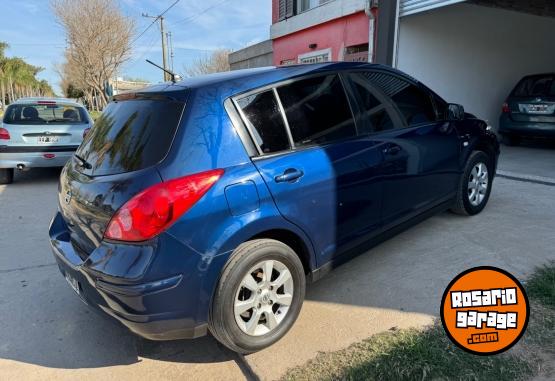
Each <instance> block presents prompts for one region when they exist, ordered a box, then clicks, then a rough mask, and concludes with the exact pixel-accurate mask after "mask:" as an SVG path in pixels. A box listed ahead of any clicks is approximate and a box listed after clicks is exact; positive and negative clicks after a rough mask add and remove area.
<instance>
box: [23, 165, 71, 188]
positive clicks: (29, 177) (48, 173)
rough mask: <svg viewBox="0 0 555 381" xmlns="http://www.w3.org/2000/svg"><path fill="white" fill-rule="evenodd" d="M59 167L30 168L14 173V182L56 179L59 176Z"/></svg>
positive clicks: (27, 182)
mask: <svg viewBox="0 0 555 381" xmlns="http://www.w3.org/2000/svg"><path fill="white" fill-rule="evenodd" d="M61 171H62V168H61V167H55V168H32V169H29V170H24V171H18V170H15V173H14V184H37V183H38V184H41V183H47V182H51V181H53V180H55V181H57V180H58V178H59V177H60V172H61Z"/></svg>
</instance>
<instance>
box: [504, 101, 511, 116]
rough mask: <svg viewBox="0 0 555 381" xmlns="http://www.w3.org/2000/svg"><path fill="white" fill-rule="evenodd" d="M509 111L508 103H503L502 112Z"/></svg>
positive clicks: (507, 112)
mask: <svg viewBox="0 0 555 381" xmlns="http://www.w3.org/2000/svg"><path fill="white" fill-rule="evenodd" d="M510 112H511V108H510V107H509V104H508V103H503V113H504V114H509V113H510Z"/></svg>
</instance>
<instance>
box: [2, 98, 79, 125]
mask: <svg viewBox="0 0 555 381" xmlns="http://www.w3.org/2000/svg"><path fill="white" fill-rule="evenodd" d="M88 122H89V120H88V118H87V112H86V111H85V109H84V108H83V107H79V106H74V105H69V104H63V103H55V102H45V103H44V104H31V103H28V104H13V105H10V106H9V107H8V109H7V110H6V115H4V123H6V124H23V125H36V124H86V123H88Z"/></svg>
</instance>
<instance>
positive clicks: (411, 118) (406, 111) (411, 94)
mask: <svg viewBox="0 0 555 381" xmlns="http://www.w3.org/2000/svg"><path fill="white" fill-rule="evenodd" d="M365 75H366V77H367V78H368V79H369V80H370V81H371V82H372V84H374V85H375V86H377V87H378V88H379V89H380V90H381V91H382V92H383V93H384V94H385V95H387V96H388V97H390V98H391V99H392V100H393V102H394V103H395V105H396V106H397V108H398V109H399V111H400V113H401V115H402V116H403V118H404V119H405V121H406V122H407V125H408V126H409V127H411V126H416V125H419V124H423V123H430V122H434V121H435V120H436V113H435V108H434V105H433V103H432V100H431V98H430V95H429V94H428V93H427V92H425V91H423V90H422V89H420V88H419V87H417V86H415V85H413V84H411V83H409V82H407V81H405V80H403V79H401V78H399V77H396V76H393V75H390V74H386V73H380V72H368V73H365Z"/></svg>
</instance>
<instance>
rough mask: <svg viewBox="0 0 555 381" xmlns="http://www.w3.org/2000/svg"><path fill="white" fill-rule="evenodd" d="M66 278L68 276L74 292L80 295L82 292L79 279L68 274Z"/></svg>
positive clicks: (68, 281)
mask: <svg viewBox="0 0 555 381" xmlns="http://www.w3.org/2000/svg"><path fill="white" fill-rule="evenodd" d="M65 276H66V280H67V283H69V285H70V286H71V288H72V289H73V291H75V292H76V293H77V295H80V293H81V292H80V291H79V282H78V281H77V279H75V278H73V277H72V276H71V275H69V274H67V273H66V275H65Z"/></svg>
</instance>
